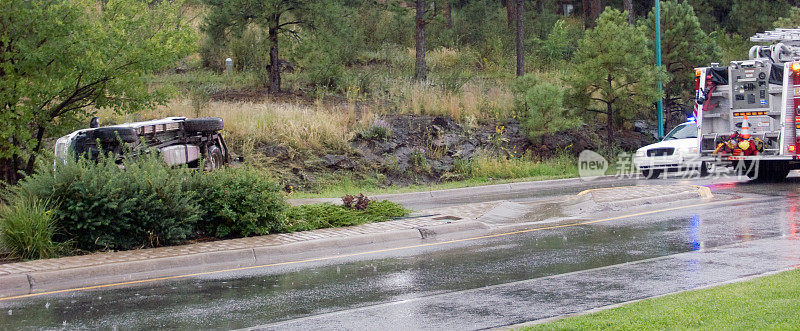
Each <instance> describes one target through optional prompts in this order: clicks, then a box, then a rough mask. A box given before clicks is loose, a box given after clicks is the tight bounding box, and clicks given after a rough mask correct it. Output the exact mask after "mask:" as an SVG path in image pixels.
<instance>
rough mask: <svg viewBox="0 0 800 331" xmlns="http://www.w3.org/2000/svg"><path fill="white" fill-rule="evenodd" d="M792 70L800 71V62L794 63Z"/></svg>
mask: <svg viewBox="0 0 800 331" xmlns="http://www.w3.org/2000/svg"><path fill="white" fill-rule="evenodd" d="M792 70H793V71H800V62H794V63H792Z"/></svg>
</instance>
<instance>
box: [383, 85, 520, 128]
mask: <svg viewBox="0 0 800 331" xmlns="http://www.w3.org/2000/svg"><path fill="white" fill-rule="evenodd" d="M393 86H394V88H393V89H392V90H390V91H389V94H390V96H391V98H390V99H392V100H397V105H396V106H395V107H394V108H393V109H392V112H395V113H401V114H415V115H431V116H450V117H452V118H454V119H456V120H464V119H466V118H475V119H480V120H490V119H499V120H503V119H507V118H510V117H511V116H512V113H513V108H514V95H513V94H512V93H511V92H510V91H508V90H507V89H506V88H505V87H502V86H499V85H495V86H488V84H483V83H481V84H475V83H467V84H464V86H462V87H461V89H460V91H457V92H452V91H448V90H446V89H444V88H441V87H439V86H435V85H430V84H426V83H413V82H399V83H397V84H394V85H393Z"/></svg>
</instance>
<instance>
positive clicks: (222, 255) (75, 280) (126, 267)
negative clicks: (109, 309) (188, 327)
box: [0, 221, 487, 297]
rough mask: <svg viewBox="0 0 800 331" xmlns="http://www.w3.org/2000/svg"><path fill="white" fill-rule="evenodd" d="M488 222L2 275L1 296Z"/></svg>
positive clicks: (244, 262) (278, 259)
mask: <svg viewBox="0 0 800 331" xmlns="http://www.w3.org/2000/svg"><path fill="white" fill-rule="evenodd" d="M485 229H487V227H486V226H485V225H484V224H482V223H480V222H475V221H459V222H452V223H444V224H441V225H436V226H429V227H420V228H413V229H403V230H393V231H388V232H383V233H372V234H362V235H355V236H347V237H337V238H324V239H314V240H308V241H302V242H296V243H289V244H283V245H274V246H261V247H254V248H247V249H235V250H229V251H213V252H202V253H194V254H190V255H181V256H172V257H164V258H157V259H150V260H139V261H128V262H116V263H109V264H104V265H94V266H87V267H79V268H70V269H61V270H52V271H31V272H26V273H21V274H12V275H5V276H0V297H8V296H17V295H25V294H31V293H37V292H45V291H57V290H63V289H69V288H76V287H87V286H100V285H103V284H109V283H117V282H136V281H139V280H144V279H151V278H159V277H171V276H179V275H183V274H185V273H186V272H191V271H200V270H205V269H208V267H215V268H214V269H222V268H238V267H248V266H259V265H265V264H275V263H282V262H291V261H296V260H295V258H296V257H297V256H301V257H307V256H309V255H313V253H316V252H318V251H321V250H328V249H334V250H344V251H347V250H354V249H359V248H360V247H361V246H364V245H373V244H386V243H393V242H403V241H406V242H412V243H413V242H422V240H423V239H429V238H433V237H436V236H437V235H443V234H450V233H458V232H464V231H471V230H485Z"/></svg>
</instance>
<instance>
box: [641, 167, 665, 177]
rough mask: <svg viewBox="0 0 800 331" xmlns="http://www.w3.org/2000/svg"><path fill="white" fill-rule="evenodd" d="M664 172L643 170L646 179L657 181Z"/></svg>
mask: <svg viewBox="0 0 800 331" xmlns="http://www.w3.org/2000/svg"><path fill="white" fill-rule="evenodd" d="M662 172H663V170H660V169H653V170H642V176H643V177H644V178H645V179H655V178H658V176H661V173H662Z"/></svg>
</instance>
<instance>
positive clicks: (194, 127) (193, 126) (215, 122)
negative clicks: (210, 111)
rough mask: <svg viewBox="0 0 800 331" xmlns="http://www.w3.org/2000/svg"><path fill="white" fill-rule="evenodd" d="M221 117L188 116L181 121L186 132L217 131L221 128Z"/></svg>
mask: <svg viewBox="0 0 800 331" xmlns="http://www.w3.org/2000/svg"><path fill="white" fill-rule="evenodd" d="M222 126H223V125H222V119H221V118H219V117H200V118H190V119H187V120H186V121H184V122H183V128H184V129H185V130H186V131H188V132H217V131H219V130H222Z"/></svg>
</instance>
